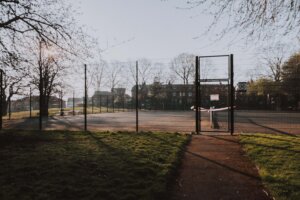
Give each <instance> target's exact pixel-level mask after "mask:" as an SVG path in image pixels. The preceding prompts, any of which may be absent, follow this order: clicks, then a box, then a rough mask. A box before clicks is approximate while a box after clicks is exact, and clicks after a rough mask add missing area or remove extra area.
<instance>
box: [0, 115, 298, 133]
mask: <svg viewBox="0 0 300 200" xmlns="http://www.w3.org/2000/svg"><path fill="white" fill-rule="evenodd" d="M215 117H216V122H217V126H216V127H217V128H211V123H210V115H209V113H208V112H201V129H202V130H207V131H213V132H214V131H216V132H217V131H226V130H227V128H228V119H229V116H228V113H227V112H224V111H222V112H217V113H216V115H215ZM234 118H235V132H236V133H241V132H245V133H246V132H249V133H256V132H261V133H281V134H300V112H275V111H274V112H273V111H245V110H237V111H235V115H234ZM87 121H88V130H91V131H135V129H136V113H135V112H116V113H100V114H89V115H88V117H87ZM38 127H39V126H38V118H34V119H29V118H26V119H20V120H5V121H4V128H6V129H24V130H26V129H30V130H37V129H38ZM43 128H44V129H45V130H83V128H84V116H83V115H77V116H63V117H61V116H55V117H50V118H48V119H44V120H43ZM139 131H164V132H184V133H190V132H194V131H195V112H194V111H140V112H139Z"/></svg>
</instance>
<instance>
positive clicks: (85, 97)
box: [84, 64, 87, 131]
mask: <svg viewBox="0 0 300 200" xmlns="http://www.w3.org/2000/svg"><path fill="white" fill-rule="evenodd" d="M84 130H85V131H87V77H86V64H85V65H84Z"/></svg>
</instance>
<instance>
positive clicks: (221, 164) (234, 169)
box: [147, 134, 261, 180]
mask: <svg viewBox="0 0 300 200" xmlns="http://www.w3.org/2000/svg"><path fill="white" fill-rule="evenodd" d="M147 135H148V136H149V137H151V138H153V139H157V140H162V141H164V142H165V143H167V144H169V145H172V144H171V143H169V142H168V141H166V140H164V139H163V138H159V137H156V136H155V135H154V134H147ZM230 142H232V141H230ZM181 150H182V151H183V152H185V153H188V154H190V155H192V156H194V157H196V158H199V159H202V160H205V161H208V162H211V163H213V164H215V165H217V166H220V167H222V168H225V169H227V170H229V171H232V172H234V173H238V174H241V175H243V176H246V177H248V178H251V179H255V180H261V178H260V177H259V176H256V175H253V174H250V173H247V172H244V171H241V170H239V169H236V168H233V167H231V166H229V165H226V164H224V163H221V162H218V161H216V160H213V159H210V158H207V157H205V156H203V155H200V154H196V153H193V152H191V151H189V150H187V149H185V148H181Z"/></svg>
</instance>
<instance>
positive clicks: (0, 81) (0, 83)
mask: <svg viewBox="0 0 300 200" xmlns="http://www.w3.org/2000/svg"><path fill="white" fill-rule="evenodd" d="M2 115H3V70H2V69H0V130H2V123H3V120H2Z"/></svg>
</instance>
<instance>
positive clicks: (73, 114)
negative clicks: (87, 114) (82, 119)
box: [73, 90, 75, 116]
mask: <svg viewBox="0 0 300 200" xmlns="http://www.w3.org/2000/svg"><path fill="white" fill-rule="evenodd" d="M74 115H75V91H74V90H73V116H74Z"/></svg>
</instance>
